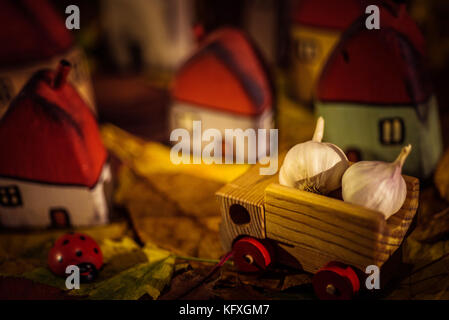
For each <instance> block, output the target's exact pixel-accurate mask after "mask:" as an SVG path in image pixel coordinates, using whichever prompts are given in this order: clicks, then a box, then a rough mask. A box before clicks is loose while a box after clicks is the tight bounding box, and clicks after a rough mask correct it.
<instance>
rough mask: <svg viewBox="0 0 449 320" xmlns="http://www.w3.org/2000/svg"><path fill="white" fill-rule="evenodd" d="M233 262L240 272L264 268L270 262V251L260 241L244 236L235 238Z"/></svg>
mask: <svg viewBox="0 0 449 320" xmlns="http://www.w3.org/2000/svg"><path fill="white" fill-rule="evenodd" d="M232 251H233V252H234V254H233V256H234V263H235V265H236V266H237V269H238V270H239V271H242V272H257V271H263V270H265V269H266V268H267V267H268V266H269V265H270V264H271V262H272V258H271V254H270V251H269V250H268V248H267V246H266V245H264V244H262V242H261V241H259V240H257V239H254V238H251V237H244V238H241V239H239V240H237V241H236V242H235V243H234V245H233V247H232Z"/></svg>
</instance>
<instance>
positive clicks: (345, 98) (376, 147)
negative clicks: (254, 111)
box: [315, 6, 442, 178]
mask: <svg viewBox="0 0 449 320" xmlns="http://www.w3.org/2000/svg"><path fill="white" fill-rule="evenodd" d="M380 17H381V26H382V27H381V28H380V30H367V29H366V28H365V24H364V22H363V21H360V23H359V24H357V25H354V26H353V27H351V28H350V29H348V30H347V32H346V33H345V34H344V35H343V37H342V39H341V41H340V42H339V44H338V46H337V47H336V49H335V50H334V52H333V53H332V56H331V57H330V58H329V61H328V62H327V64H326V66H325V67H324V69H323V72H322V75H321V77H320V80H319V83H318V86H317V93H316V101H315V107H316V112H317V113H318V115H321V116H323V117H324V119H325V120H326V122H327V123H328V126H327V128H326V134H325V140H326V141H329V142H331V143H335V144H336V145H338V146H339V147H341V148H342V149H343V150H344V151H345V152H347V153H348V154H349V155H350V157H351V159H350V160H353V161H355V160H371V159H376V160H382V161H392V160H394V159H393V157H394V155H395V154H397V153H399V150H400V149H401V147H402V146H404V145H405V144H408V143H410V144H412V145H413V148H414V152H413V153H412V154H411V155H410V157H409V158H408V160H407V162H406V164H405V166H404V172H405V173H406V174H411V175H414V176H418V177H422V178H426V177H428V176H429V175H430V174H431V173H432V171H433V170H434V168H435V166H436V164H437V162H438V159H439V158H440V155H441V152H442V141H441V140H442V139H441V130H440V123H439V116H438V105H437V101H436V99H435V97H434V95H433V92H432V89H431V86H430V84H429V80H428V75H427V72H426V66H425V48H424V47H425V46H424V40H423V37H422V35H421V33H420V32H419V30H418V27H417V26H416V24H415V23H414V22H413V20H412V19H411V18H410V17H409V16H408V14H407V12H406V11H405V7H404V6H399V8H398V11H397V12H396V13H394V12H391V11H390V10H387V9H386V8H381V12H380Z"/></svg>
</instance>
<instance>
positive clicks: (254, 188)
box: [216, 165, 277, 251]
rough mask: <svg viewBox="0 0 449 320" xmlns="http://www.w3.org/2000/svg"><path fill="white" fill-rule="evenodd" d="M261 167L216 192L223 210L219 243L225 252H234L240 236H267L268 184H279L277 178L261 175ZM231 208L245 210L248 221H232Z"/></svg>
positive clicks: (259, 237)
mask: <svg viewBox="0 0 449 320" xmlns="http://www.w3.org/2000/svg"><path fill="white" fill-rule="evenodd" d="M259 168H260V166H259V165H255V166H253V167H251V168H250V169H249V170H248V171H247V172H246V173H244V174H243V175H242V176H240V177H238V178H237V179H236V180H234V181H232V182H230V183H228V184H227V185H225V186H224V187H223V188H221V189H220V190H219V191H217V192H216V196H217V199H218V202H219V204H220V210H221V225H220V240H221V243H222V246H223V249H224V250H226V251H229V250H230V249H231V246H232V243H233V241H234V240H235V239H236V238H237V237H239V236H242V235H248V236H252V237H255V238H258V239H264V238H265V237H266V233H265V209H264V194H265V193H264V192H265V188H266V187H267V185H269V184H270V183H273V182H275V181H277V175H274V176H266V175H260V174H259ZM232 208H234V209H237V210H236V211H237V213H238V211H241V213H245V212H244V211H246V213H247V214H248V215H249V219H248V220H247V222H245V223H236V220H235V219H234V220H233V219H232V215H231V211H232Z"/></svg>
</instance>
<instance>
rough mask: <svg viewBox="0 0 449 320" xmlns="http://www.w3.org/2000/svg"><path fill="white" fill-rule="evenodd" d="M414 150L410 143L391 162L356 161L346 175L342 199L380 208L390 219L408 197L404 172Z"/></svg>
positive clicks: (375, 208)
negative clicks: (403, 167) (403, 168)
mask: <svg viewBox="0 0 449 320" xmlns="http://www.w3.org/2000/svg"><path fill="white" fill-rule="evenodd" d="M411 149H412V146H411V145H408V146H406V147H404V148H402V151H401V153H400V154H399V156H398V157H397V159H396V160H395V161H394V162H391V163H390V162H382V161H361V162H357V163H355V164H353V165H352V166H351V167H349V169H348V170H346V172H345V174H344V175H343V180H342V193H343V200H344V201H347V202H350V203H354V204H358V205H361V206H364V207H367V208H369V209H373V210H377V211H380V212H382V213H383V214H384V215H385V219H388V218H389V217H390V216H391V215H392V214H394V213H396V212H397V211H398V210H399V209H400V208H401V207H402V205H403V204H404V201H405V198H406V196H407V186H406V184H405V181H404V178H403V177H402V175H401V171H402V166H403V165H404V161H405V159H406V158H407V156H408V155H409V154H410V151H411Z"/></svg>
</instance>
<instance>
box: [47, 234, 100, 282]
mask: <svg viewBox="0 0 449 320" xmlns="http://www.w3.org/2000/svg"><path fill="white" fill-rule="evenodd" d="M69 265H75V266H78V267H79V268H80V280H81V281H82V282H89V281H92V280H94V279H95V278H96V276H97V275H98V272H99V270H100V269H101V267H102V266H103V254H102V253H101V249H100V247H99V245H98V244H97V242H96V241H95V240H94V239H92V238H91V237H89V236H88V235H85V234H82V233H73V232H72V233H67V234H64V235H62V236H61V237H59V238H58V239H57V240H56V242H55V243H54V245H53V247H52V248H51V249H50V252H49V253H48V267H49V268H50V270H51V271H52V272H53V273H54V274H56V275H58V276H63V277H64V276H67V274H66V273H65V271H66V268H67V266H69Z"/></svg>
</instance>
